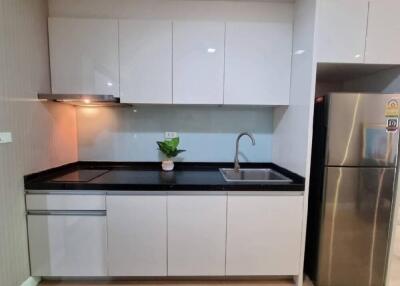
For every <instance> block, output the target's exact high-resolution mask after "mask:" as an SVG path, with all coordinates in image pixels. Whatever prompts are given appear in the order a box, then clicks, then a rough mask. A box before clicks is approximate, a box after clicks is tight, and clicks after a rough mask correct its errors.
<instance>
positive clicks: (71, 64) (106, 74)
mask: <svg viewBox="0 0 400 286" xmlns="http://www.w3.org/2000/svg"><path fill="white" fill-rule="evenodd" d="M49 46H50V67H51V82H52V91H53V93H72V94H107V95H109V94H111V95H114V96H119V67H118V22H117V20H108V19H107V20H106V19H75V18H50V19H49Z"/></svg>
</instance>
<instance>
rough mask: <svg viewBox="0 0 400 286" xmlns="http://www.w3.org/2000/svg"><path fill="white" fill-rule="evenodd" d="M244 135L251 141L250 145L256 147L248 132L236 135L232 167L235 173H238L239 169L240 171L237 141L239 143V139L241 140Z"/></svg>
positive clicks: (252, 137)
mask: <svg viewBox="0 0 400 286" xmlns="http://www.w3.org/2000/svg"><path fill="white" fill-rule="evenodd" d="M244 135H246V136H248V137H249V138H250V139H251V143H252V144H253V146H254V145H256V140H255V139H254V136H253V135H252V134H251V133H249V132H241V133H240V134H239V135H238V137H237V139H236V153H235V167H234V170H235V171H236V172H239V169H240V165H239V141H240V138H242V136H244Z"/></svg>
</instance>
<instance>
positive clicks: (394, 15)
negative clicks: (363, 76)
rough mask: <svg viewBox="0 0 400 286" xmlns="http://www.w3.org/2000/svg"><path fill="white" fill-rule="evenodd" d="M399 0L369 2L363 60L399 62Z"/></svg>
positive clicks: (382, 62) (370, 61)
mask: <svg viewBox="0 0 400 286" xmlns="http://www.w3.org/2000/svg"><path fill="white" fill-rule="evenodd" d="M399 12H400V1H399V0H379V1H378V0H375V1H371V2H370V9H369V18H368V35H367V49H366V55H365V58H366V59H365V62H366V63H371V64H400V52H399V47H400V18H399Z"/></svg>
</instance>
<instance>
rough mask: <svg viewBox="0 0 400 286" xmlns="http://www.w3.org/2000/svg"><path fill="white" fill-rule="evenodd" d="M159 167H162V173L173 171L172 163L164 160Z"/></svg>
mask: <svg viewBox="0 0 400 286" xmlns="http://www.w3.org/2000/svg"><path fill="white" fill-rule="evenodd" d="M161 167H162V169H163V171H172V170H173V169H174V161H172V160H164V161H162V163H161Z"/></svg>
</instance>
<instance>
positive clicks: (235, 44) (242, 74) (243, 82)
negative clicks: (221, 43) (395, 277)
mask: <svg viewBox="0 0 400 286" xmlns="http://www.w3.org/2000/svg"><path fill="white" fill-rule="evenodd" d="M291 53H292V23H289V22H288V23H286V22H282V23H241V22H229V23H227V24H226V55H225V90H224V103H225V104H240V105H287V104H289V93H290V74H291V58H292V56H291Z"/></svg>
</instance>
